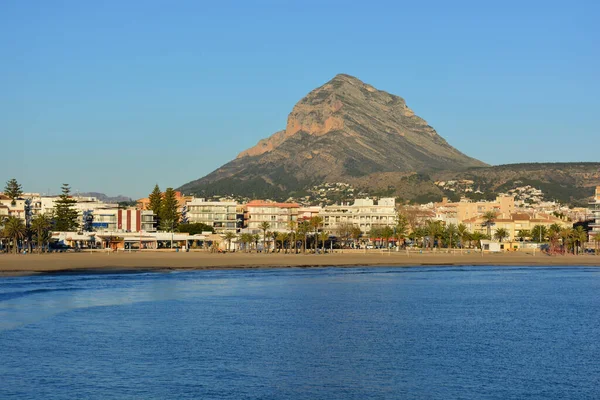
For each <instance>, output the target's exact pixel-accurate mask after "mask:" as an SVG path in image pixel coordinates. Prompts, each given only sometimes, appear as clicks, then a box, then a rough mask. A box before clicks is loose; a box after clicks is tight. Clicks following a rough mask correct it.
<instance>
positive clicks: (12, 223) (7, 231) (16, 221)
mask: <svg viewBox="0 0 600 400" xmlns="http://www.w3.org/2000/svg"><path fill="white" fill-rule="evenodd" d="M26 234H27V228H26V227H25V224H24V223H23V220H22V219H21V218H17V217H8V220H7V221H6V222H5V224H4V236H6V237H7V238H10V239H11V240H12V242H13V252H14V253H15V254H17V252H18V251H19V240H23V238H24V237H25V235H26Z"/></svg>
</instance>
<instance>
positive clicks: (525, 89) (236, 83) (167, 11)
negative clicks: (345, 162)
mask: <svg viewBox="0 0 600 400" xmlns="http://www.w3.org/2000/svg"><path fill="white" fill-rule="evenodd" d="M598 15H600V2H598V1H552V0H545V1H526V0H521V1H510V0H508V1H496V2H491V1H481V0H477V1H459V0H457V1H427V0H423V1H411V2H404V1H399V0H396V1H376V0H370V1H349V0H346V1H327V0H319V1H313V0H302V1H283V0H272V1H260V0H253V1H227V0H218V1H201V0H190V1H183V0H179V1H166V0H165V1H148V0H143V1H142V0H139V1H134V0H127V1H121V0H118V1H110V0H103V1H79V0H73V1H60V0H53V1H44V0H38V1H23V0H2V1H0V150H1V152H0V160H1V162H0V183H1V184H2V186H4V182H6V181H7V180H8V179H9V178H12V177H15V178H17V180H19V182H21V183H22V184H23V186H24V189H25V190H26V191H38V192H47V191H48V190H50V191H51V192H58V191H59V188H60V184H61V183H63V182H68V183H70V184H71V186H72V188H73V189H74V190H79V191H82V192H83V191H100V192H104V193H106V194H108V195H117V194H124V195H128V196H132V197H141V196H145V195H146V194H147V193H148V192H150V190H151V189H152V187H153V186H154V184H155V183H158V184H159V185H160V186H161V188H163V189H164V188H165V187H167V186H173V187H177V186H179V185H181V184H184V183H186V182H188V181H190V180H193V179H197V178H199V177H202V176H204V175H206V174H207V173H209V172H211V171H212V170H214V169H216V168H218V167H219V166H220V165H222V164H224V163H225V162H227V161H229V160H231V159H232V158H234V157H235V156H236V155H237V153H239V152H240V151H242V150H244V149H246V148H248V147H250V146H253V145H254V144H256V142H257V141H258V140H259V139H261V138H264V137H267V136H269V135H271V134H272V133H274V132H275V131H278V130H280V129H283V128H284V127H285V124H286V119H287V115H288V113H289V112H290V111H291V109H292V107H293V106H294V104H295V103H296V102H297V101H298V100H300V99H301V98H302V97H303V96H304V95H305V94H307V93H308V92H309V91H310V90H312V89H313V88H315V87H317V86H320V85H322V84H323V83H325V82H326V81H328V80H329V79H331V78H332V77H333V76H335V75H336V74H337V73H347V74H350V75H354V76H356V77H358V78H360V79H361V80H363V81H365V82H367V83H369V84H372V85H373V86H375V87H377V88H379V89H383V90H386V91H388V92H391V93H394V94H397V95H400V96H402V97H404V98H405V99H406V101H407V104H408V106H409V107H411V108H412V109H413V110H414V111H415V112H416V114H417V115H419V116H421V117H422V118H424V119H425V120H427V121H428V122H429V124H430V125H432V126H433V127H434V128H435V129H436V130H437V131H438V133H439V134H440V135H442V136H443V137H444V138H446V139H447V140H448V142H450V144H452V145H453V146H455V147H457V148H458V149H459V150H461V151H463V152H464V153H466V154H468V155H470V156H473V157H476V158H479V159H481V160H483V161H485V162H488V163H491V164H504V163H514V162H529V161H600V156H599V152H598V143H599V142H598V138H599V137H600V135H599V129H598V126H599V122H600V112H599V110H600V95H599V94H600V79H599V78H600V72H599V71H600V51H599V50H600V28H599V24H598Z"/></svg>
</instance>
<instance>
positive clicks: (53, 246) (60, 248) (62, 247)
mask: <svg viewBox="0 0 600 400" xmlns="http://www.w3.org/2000/svg"><path fill="white" fill-rule="evenodd" d="M48 250H49V251H50V252H51V253H52V252H54V253H65V252H68V251H75V249H74V248H73V247H71V246H68V245H66V244H64V243H50V245H49V246H48Z"/></svg>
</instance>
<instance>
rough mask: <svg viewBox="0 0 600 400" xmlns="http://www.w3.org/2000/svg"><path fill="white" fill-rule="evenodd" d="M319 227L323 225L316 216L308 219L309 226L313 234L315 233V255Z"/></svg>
mask: <svg viewBox="0 0 600 400" xmlns="http://www.w3.org/2000/svg"><path fill="white" fill-rule="evenodd" d="M321 225H323V218H322V217H319V216H317V215H315V216H314V217H312V218H311V219H310V226H311V228H313V230H314V232H315V236H314V238H315V243H314V245H315V253H316V252H317V242H318V241H319V238H318V234H319V228H320V227H321Z"/></svg>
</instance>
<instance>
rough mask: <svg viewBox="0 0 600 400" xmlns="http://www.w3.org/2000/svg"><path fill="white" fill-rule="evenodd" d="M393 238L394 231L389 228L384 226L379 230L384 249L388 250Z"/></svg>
mask: <svg viewBox="0 0 600 400" xmlns="http://www.w3.org/2000/svg"><path fill="white" fill-rule="evenodd" d="M393 236H394V230H393V229H392V228H390V227H389V226H384V227H383V228H382V229H381V238H382V239H383V240H384V243H385V248H386V249H387V248H389V241H390V239H391V238H392V237H393Z"/></svg>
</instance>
